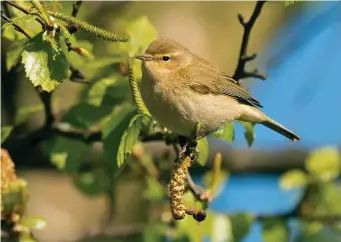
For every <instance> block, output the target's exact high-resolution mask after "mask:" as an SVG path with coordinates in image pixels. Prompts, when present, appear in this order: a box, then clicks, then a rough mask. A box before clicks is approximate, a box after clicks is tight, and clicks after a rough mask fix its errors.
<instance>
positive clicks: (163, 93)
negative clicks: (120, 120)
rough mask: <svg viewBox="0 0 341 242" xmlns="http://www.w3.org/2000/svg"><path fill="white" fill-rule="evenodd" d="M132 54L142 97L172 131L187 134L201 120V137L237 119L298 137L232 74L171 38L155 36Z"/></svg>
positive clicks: (290, 136) (161, 121)
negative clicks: (138, 63) (138, 69)
mask: <svg viewBox="0 0 341 242" xmlns="http://www.w3.org/2000/svg"><path fill="white" fill-rule="evenodd" d="M136 58H137V59H140V60H142V61H143V64H142V80H141V87H140V88H141V95H142V98H143V101H144V102H145V104H146V106H147V108H148V110H149V112H150V113H151V114H152V116H153V117H154V118H155V119H156V120H157V121H158V122H159V123H160V124H161V125H162V126H164V127H166V128H168V129H169V130H171V131H173V132H175V133H178V134H180V135H182V136H185V137H190V136H191V134H192V132H193V129H194V128H195V127H196V125H197V123H198V122H199V124H200V126H199V127H200V129H199V133H198V136H199V137H197V138H201V137H204V136H206V135H209V134H211V133H213V132H214V131H216V130H218V129H219V128H221V127H222V126H223V125H224V124H226V123H228V122H232V121H234V120H240V121H246V122H252V123H260V124H263V125H265V126H266V127H268V128H270V129H272V130H274V131H276V132H278V133H280V134H282V135H284V136H285V137H287V138H289V139H291V140H293V141H296V140H299V139H300V138H299V137H298V136H297V135H296V134H294V133H293V132H291V131H290V130H288V129H286V128H285V127H283V126H282V125H281V124H279V123H277V122H275V121H274V120H272V119H271V118H270V117H268V116H267V115H265V114H264V113H263V112H262V111H260V110H259V109H258V108H261V107H262V105H261V104H260V103H259V102H258V101H257V100H256V99H255V98H253V97H252V96H251V95H250V93H249V92H247V91H246V90H245V89H243V88H242V87H241V86H239V85H238V84H237V82H236V81H235V80H234V79H232V78H231V77H229V76H227V75H225V74H224V73H223V72H221V71H219V70H218V69H217V68H215V67H214V66H213V65H211V64H210V63H209V62H208V61H206V60H204V59H202V58H200V57H198V56H196V55H195V54H193V53H192V52H190V51H189V50H188V49H187V48H185V47H183V46H182V45H180V44H179V43H177V42H175V41H173V40H168V39H158V40H155V41H153V42H152V43H151V44H150V45H149V47H148V48H147V50H146V51H145V53H143V54H142V55H139V56H136Z"/></svg>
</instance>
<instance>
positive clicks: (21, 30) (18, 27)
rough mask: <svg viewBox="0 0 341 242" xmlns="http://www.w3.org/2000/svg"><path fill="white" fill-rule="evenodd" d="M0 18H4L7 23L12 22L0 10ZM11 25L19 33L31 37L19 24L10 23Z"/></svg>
mask: <svg viewBox="0 0 341 242" xmlns="http://www.w3.org/2000/svg"><path fill="white" fill-rule="evenodd" d="M1 18H2V19H4V20H5V21H6V22H8V23H12V20H11V19H10V18H8V17H7V16H6V15H5V14H4V13H3V11H2V10H1ZM12 26H13V27H14V29H15V30H16V31H18V32H20V33H22V34H23V35H25V36H26V37H27V38H29V39H31V36H30V35H29V34H28V33H27V32H26V31H25V30H23V29H22V28H21V27H20V26H19V25H17V24H12Z"/></svg>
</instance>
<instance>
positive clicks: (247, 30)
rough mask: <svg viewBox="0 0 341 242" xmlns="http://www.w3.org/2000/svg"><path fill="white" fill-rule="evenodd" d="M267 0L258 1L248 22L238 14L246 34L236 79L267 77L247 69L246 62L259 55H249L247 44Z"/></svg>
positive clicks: (241, 48) (235, 74)
mask: <svg viewBox="0 0 341 242" xmlns="http://www.w3.org/2000/svg"><path fill="white" fill-rule="evenodd" d="M265 2H266V1H258V2H257V3H256V6H255V8H254V10H253V13H252V15H251V18H250V19H249V21H247V22H245V20H244V18H243V16H242V15H240V14H238V20H239V22H240V24H241V25H242V26H243V28H244V34H243V39H242V43H241V46H240V52H239V60H238V65H237V68H236V70H235V72H234V75H233V79H235V80H236V81H239V80H240V79H242V78H247V77H255V78H259V79H262V80H265V78H266V77H265V76H264V75H262V74H259V73H258V72H256V71H253V72H249V71H245V64H246V63H247V62H248V61H252V60H254V59H255V58H256V56H257V55H256V54H253V55H250V56H249V55H247V46H248V43H249V39H250V34H251V30H252V27H253V26H254V24H255V22H256V20H257V18H258V17H259V15H260V12H261V10H262V8H263V5H264V4H265Z"/></svg>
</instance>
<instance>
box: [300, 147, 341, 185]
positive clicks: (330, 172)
mask: <svg viewBox="0 0 341 242" xmlns="http://www.w3.org/2000/svg"><path fill="white" fill-rule="evenodd" d="M306 169H307V170H308V171H309V173H311V174H312V175H313V176H314V177H316V178H317V179H319V180H322V181H329V180H332V179H335V178H336V177H337V176H338V175H339V174H340V170H341V164H340V153H339V151H338V149H337V148H336V147H324V148H321V149H318V150H315V151H314V152H312V153H311V154H310V156H309V157H308V159H307V161H306Z"/></svg>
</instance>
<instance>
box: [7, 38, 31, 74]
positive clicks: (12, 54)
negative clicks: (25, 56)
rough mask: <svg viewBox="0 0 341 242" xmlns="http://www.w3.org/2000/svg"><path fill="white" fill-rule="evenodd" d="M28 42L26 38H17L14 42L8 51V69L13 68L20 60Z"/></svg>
mask: <svg viewBox="0 0 341 242" xmlns="http://www.w3.org/2000/svg"><path fill="white" fill-rule="evenodd" d="M26 43H27V40H26V39H23V40H16V41H14V42H13V43H12V45H11V47H10V48H9V50H8V52H7V53H6V70H7V71H9V70H11V69H12V68H13V67H14V66H15V65H16V64H17V63H18V62H19V60H20V56H21V53H22V52H23V50H24V47H25V45H26Z"/></svg>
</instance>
